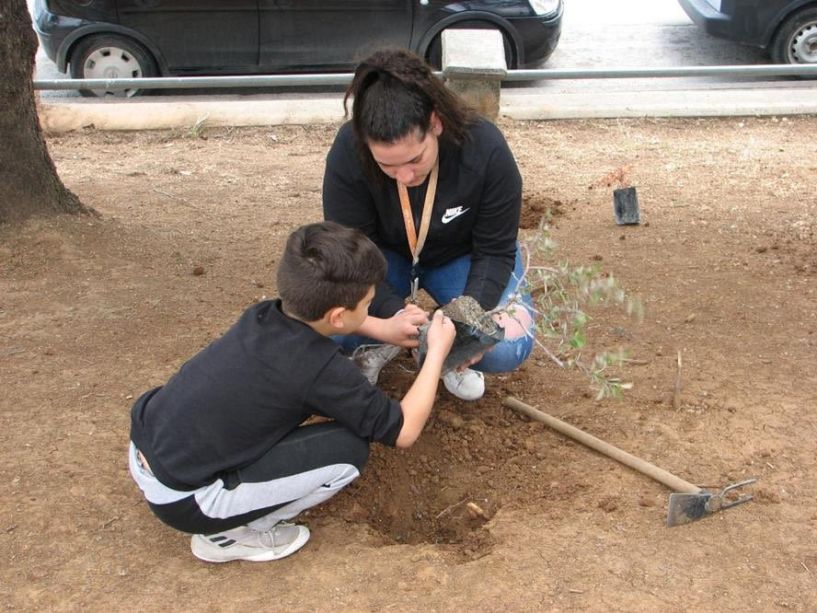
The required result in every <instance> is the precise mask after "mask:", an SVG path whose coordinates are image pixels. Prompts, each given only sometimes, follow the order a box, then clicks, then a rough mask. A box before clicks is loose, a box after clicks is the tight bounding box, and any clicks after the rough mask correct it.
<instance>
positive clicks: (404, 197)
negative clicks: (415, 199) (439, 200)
mask: <svg viewBox="0 0 817 613" xmlns="http://www.w3.org/2000/svg"><path fill="white" fill-rule="evenodd" d="M439 170H440V162H439V160H438V161H437V162H435V163H434V168H432V169H431V175H430V176H429V179H428V189H426V199H425V201H424V202H423V215H422V217H421V219H420V235H419V237H418V236H417V230H416V229H415V227H414V216H413V215H412V213H411V201H410V200H409V196H408V189H407V188H406V186H405V185H403V184H402V183H400V182H399V181H398V182H397V193H398V194H399V195H400V208H401V209H402V211H403V223H404V224H405V226H406V238H407V239H408V244H409V249H410V250H411V257H412V265H414V266H416V265H417V262H419V261H420V252H421V251H422V250H423V245H425V242H426V236H428V227H429V226H430V225H431V210H432V209H433V208H434V195H435V194H436V193H437V175H438V174H439Z"/></svg>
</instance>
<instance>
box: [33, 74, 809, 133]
mask: <svg viewBox="0 0 817 613" xmlns="http://www.w3.org/2000/svg"><path fill="white" fill-rule="evenodd" d="M815 89H816V87H815V86H808V87H804V86H802V85H801V86H798V87H772V88H763V89H705V90H671V91H640V92H637V93H633V92H608V93H601V92H590V93H554V94H541V93H538V92H537V93H530V92H526V91H524V90H515V89H506V90H503V91H502V98H501V103H500V115H501V116H504V117H508V118H510V119H516V120H555V119H587V118H614V117H720V116H745V115H750V116H751V115H800V114H817V91H815ZM39 113H40V121H41V124H42V126H43V129H44V130H46V131H47V132H50V133H62V132H70V131H72V130H79V129H82V128H88V127H94V128H96V129H99V130H153V129H170V128H190V127H193V126H195V125H196V124H204V125H207V126H264V125H281V124H313V123H335V122H340V121H342V120H343V95H342V94H337V95H331V94H330V95H326V94H320V95H318V96H309V97H303V98H293V97H282V96H264V97H248V96H243V97H236V96H225V97H221V98H209V99H205V100H201V99H198V98H196V99H193V98H180V97H174V98H169V97H168V98H164V99H162V100H161V101H159V100H157V99H155V98H153V99H151V98H149V97H148V98H140V99H138V100H132V101H130V102H128V103H126V104H125V103H121V102H115V101H110V100H109V101H94V100H92V99H87V100H78V101H71V102H53V101H50V100H49V101H43V100H41V101H40V104H39Z"/></svg>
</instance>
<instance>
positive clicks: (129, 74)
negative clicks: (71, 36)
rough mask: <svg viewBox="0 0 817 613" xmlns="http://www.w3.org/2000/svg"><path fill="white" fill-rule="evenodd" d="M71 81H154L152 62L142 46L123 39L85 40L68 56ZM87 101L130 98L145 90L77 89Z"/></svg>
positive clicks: (118, 37) (111, 37)
mask: <svg viewBox="0 0 817 613" xmlns="http://www.w3.org/2000/svg"><path fill="white" fill-rule="evenodd" d="M70 64H71V77H73V78H74V79H138V78H149V77H155V76H156V75H157V74H158V70H157V69H156V62H155V60H154V59H153V57H152V56H151V55H150V52H148V51H147V49H145V48H144V47H143V46H142V45H140V44H139V43H137V42H136V41H134V40H131V39H129V38H125V37H123V36H115V35H105V36H89V37H88V38H84V39H82V40H81V41H80V42H79V44H77V46H76V48H75V49H74V51H73V52H72V53H71V60H70ZM79 93H80V94H82V95H83V96H90V97H94V96H96V97H107V96H111V97H117V98H130V97H131V96H135V95H136V94H144V93H148V92H147V91H146V90H140V89H135V88H134V89H126V90H116V91H114V90H105V89H81V90H79Z"/></svg>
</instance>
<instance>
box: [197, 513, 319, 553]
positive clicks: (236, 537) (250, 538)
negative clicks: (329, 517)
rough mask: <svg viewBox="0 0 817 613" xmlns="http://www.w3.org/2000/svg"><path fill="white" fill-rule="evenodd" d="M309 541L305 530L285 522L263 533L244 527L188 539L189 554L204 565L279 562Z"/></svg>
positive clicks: (307, 531) (306, 529) (307, 529)
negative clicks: (209, 563) (238, 562)
mask: <svg viewBox="0 0 817 613" xmlns="http://www.w3.org/2000/svg"><path fill="white" fill-rule="evenodd" d="M308 540H309V528H307V527H306V526H298V525H296V524H289V523H286V522H279V523H277V524H276V525H275V526H274V527H273V528H272V529H270V530H268V531H266V532H258V531H257V530H253V529H252V528H248V527H247V526H241V527H240V528H234V529H232V530H226V531H225V532H219V533H217V534H207V535H205V534H194V535H193V537H192V538H191V539H190V549H191V550H192V551H193V555H194V556H196V557H197V558H198V559H199V560H204V561H205V562H231V561H232V560H249V561H250V562H268V561H270V560H280V559H281V558H285V557H287V556H288V555H291V554H293V553H295V552H296V551H298V550H299V549H300V548H301V547H303V546H304V545H305V544H306V542H307V541H308Z"/></svg>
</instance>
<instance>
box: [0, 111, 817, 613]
mask: <svg viewBox="0 0 817 613" xmlns="http://www.w3.org/2000/svg"><path fill="white" fill-rule="evenodd" d="M501 127H502V129H503V130H504V132H505V133H506V135H507V138H508V140H509V142H510V145H511V147H512V149H513V151H514V152H515V154H516V156H517V158H518V161H519V164H520V167H521V170H522V173H523V176H524V180H525V199H524V203H525V213H524V216H523V223H522V226H523V230H522V233H523V236H526V237H527V236H530V235H531V233H534V232H536V231H537V230H536V228H537V225H538V223H539V220H540V219H541V218H542V216H543V215H544V214H545V213H548V212H551V213H554V215H553V219H552V224H553V237H554V239H555V240H556V241H557V242H558V243H559V247H558V249H557V255H558V257H559V258H561V259H563V260H565V261H569V262H570V263H572V264H574V265H580V264H587V265H590V264H596V265H600V266H601V267H602V268H603V269H604V270H605V271H607V272H609V273H610V274H613V275H614V276H615V277H616V278H617V279H618V280H619V281H620V283H621V284H622V286H623V287H625V288H626V289H627V290H628V291H630V292H632V293H633V294H635V295H638V296H640V297H641V300H642V301H643V304H644V307H645V316H644V318H643V321H641V322H638V321H636V320H633V319H630V318H628V317H627V316H626V315H624V314H623V313H622V312H621V311H620V310H617V309H612V308H599V309H593V310H592V311H591V315H592V319H591V322H590V326H589V337H590V339H591V345H592V346H593V347H594V348H617V347H619V346H621V347H624V348H626V350H627V351H628V356H629V358H630V360H631V361H630V362H628V363H627V364H626V366H625V368H624V369H623V370H622V371H621V373H620V375H621V376H622V377H623V378H624V380H625V381H627V382H632V384H633V388H632V389H631V390H629V391H628V392H626V394H625V396H624V397H623V399H620V400H614V399H605V400H601V401H598V400H596V399H595V394H594V392H593V391H592V390H591V389H590V387H589V382H588V380H587V379H586V377H584V376H583V375H581V373H579V372H577V371H575V370H570V369H560V368H559V367H558V366H557V365H555V364H554V363H553V362H552V361H551V360H550V359H548V357H547V356H546V355H545V353H544V352H542V351H540V350H537V352H536V353H535V354H534V356H533V357H532V358H531V359H530V360H529V361H528V362H527V363H526V364H525V365H524V366H523V367H522V368H521V369H520V371H518V372H515V373H509V374H506V375H489V376H488V377H487V387H488V389H487V393H486V395H485V397H484V398H483V399H482V400H480V401H478V402H475V403H465V402H462V401H458V400H456V399H454V398H452V397H451V396H449V395H448V394H447V393H446V392H445V391H444V390H441V391H440V392H439V393H438V398H437V403H436V408H435V411H434V413H433V415H432V418H431V420H430V422H429V424H428V425H427V427H426V429H425V432H424V433H423V436H422V437H421V439H420V441H419V442H418V443H417V444H416V445H415V446H414V447H413V448H411V449H409V450H404V451H397V450H391V449H385V448H383V447H380V446H377V445H375V446H373V449H372V456H371V458H370V461H369V465H368V467H367V470H366V471H365V472H364V474H363V475H362V476H361V478H360V479H359V480H358V481H357V482H356V483H354V484H353V485H352V486H350V487H349V488H347V490H345V491H344V492H342V493H341V494H339V495H338V496H337V497H336V498H335V499H334V500H332V501H331V502H330V503H329V504H327V505H325V506H324V507H320V508H316V509H313V510H311V511H310V512H308V513H306V514H305V516H304V517H302V520H303V521H304V522H305V523H306V524H308V525H309V526H310V528H311V529H312V534H313V536H312V539H311V541H310V542H309V543H308V544H307V546H306V547H305V548H304V549H303V550H301V551H300V552H298V553H297V554H296V555H294V556H292V557H290V558H287V559H285V560H282V561H279V562H272V563H249V562H240V563H230V564H224V565H210V564H205V563H202V562H199V561H197V560H196V559H195V558H194V557H193V556H192V555H191V554H190V551H189V537H188V536H186V535H183V534H181V533H177V532H174V531H173V530H171V529H169V528H167V527H165V526H163V525H162V524H161V523H160V522H159V521H158V520H156V519H155V518H154V517H153V516H152V515H151V514H150V512H149V510H148V509H147V507H146V505H145V504H144V502H143V500H142V498H141V496H140V494H139V492H138V491H137V488H136V486H135V485H134V484H133V483H132V481H131V480H130V478H129V475H128V471H127V463H126V459H125V452H126V447H127V443H128V426H129V417H128V415H129V413H128V412H129V409H130V405H131V404H132V402H133V399H134V398H135V397H137V396H138V395H139V394H140V393H141V392H142V391H144V390H145V389H147V388H149V387H151V386H154V385H158V384H161V383H163V382H164V381H165V380H166V379H167V378H168V377H169V376H170V375H171V374H172V373H173V372H175V370H176V369H177V368H178V367H179V366H180V365H181V364H182V362H183V361H184V360H185V359H186V358H187V357H189V356H190V355H192V354H193V353H195V352H196V351H198V350H199V349H201V348H202V347H204V346H205V345H206V344H207V343H208V342H210V341H211V340H213V339H214V338H216V337H218V336H219V335H220V334H221V333H222V332H223V331H224V330H225V329H226V328H227V327H228V326H229V325H230V324H231V322H232V321H233V320H234V319H235V317H236V316H237V315H238V313H239V312H240V311H241V310H242V309H244V308H245V307H246V306H247V305H249V304H251V303H253V302H254V301H257V300H259V299H261V298H263V297H264V296H274V295H275V284H274V270H275V265H276V261H277V259H278V256H279V253H280V252H281V249H282V246H283V241H284V239H285V238H286V236H287V235H288V233H289V232H290V231H291V230H292V229H293V228H294V227H296V226H298V225H300V224H302V223H305V222H311V221H318V220H319V219H320V218H321V206H320V189H321V177H322V170H323V164H324V156H325V154H326V152H327V150H328V147H329V145H330V142H331V140H332V137H333V135H334V132H335V130H336V128H337V126H311V127H293V126H289V127H270V128H252V129H249V128H248V129H217V130H216V129H212V130H210V129H204V130H198V129H197V130H194V131H193V130H191V131H175V132H142V133H104V132H98V131H95V130H88V131H83V132H78V133H72V134H68V135H62V136H54V137H50V138H49V139H48V144H49V148H50V151H51V153H52V156H53V158H54V160H55V162H56V165H57V167H58V170H59V173H60V175H61V176H62V178H63V180H64V181H65V183H66V184H67V185H68V186H69V187H70V188H71V189H72V190H73V191H74V192H76V193H77V194H78V195H79V196H80V197H81V198H82V200H83V201H84V202H85V203H86V204H88V205H90V206H92V207H94V208H95V209H96V211H98V213H99V216H98V217H71V218H64V217H58V218H51V219H42V220H36V221H31V222H29V223H27V224H25V225H23V226H22V227H2V228H0V262H1V263H2V270H0V368H2V371H1V372H2V382H3V393H2V395H1V396H0V404H1V405H2V410H0V454H1V455H2V458H3V462H2V465H0V479H2V482H3V483H5V484H6V485H5V486H4V488H5V490H4V495H3V497H2V499H0V547H2V551H4V552H5V554H4V556H3V562H2V563H0V602H2V604H3V606H4V607H5V608H6V609H8V610H133V611H137V610H139V611H144V610H149V611H152V610H157V611H158V610H190V611H194V610H195V611H222V610H224V611H234V610H241V611H245V610H246V611H251V610H256V611H257V610H291V611H330V610H331V611H380V610H396V611H464V610H472V611H495V610H498V609H504V610H508V611H531V610H549V611H562V610H564V611H569V610H577V611H656V610H661V611H686V610H693V609H695V610H702V611H714V610H718V611H746V610H755V611H769V610H778V609H785V610H791V611H814V610H816V609H817V588H816V587H815V576H816V575H817V539H815V534H817V508H816V507H815V500H817V487H815V473H817V454H815V446H814V441H815V440H817V418H815V400H817V392H815V390H817V371H816V370H815V368H814V355H815V346H817V332H816V330H817V319H816V317H817V312H815V304H816V302H815V298H817V297H816V296H815V287H817V233H816V231H815V224H816V223H817V222H816V221H815V220H817V215H815V214H816V213H817V186H816V185H815V181H816V180H817V141H815V139H814V134H816V133H817V118H815V117H796V118H757V119H752V118H749V119H746V118H741V119H738V118H735V119H708V120H689V119H685V120H626V121H616V120H603V121H602V120H599V121H589V122H581V121H573V122H543V123H510V122H501ZM622 184H630V185H632V186H635V187H637V190H638V196H639V203H640V212H641V224H640V225H632V226H618V225H616V223H615V219H614V211H613V198H612V191H613V189H615V188H616V187H618V186H620V185H622ZM411 368H412V365H411V361H410V360H409V359H408V358H407V357H403V358H399V359H398V360H397V361H396V362H394V363H393V364H391V365H390V366H389V367H388V368H387V369H386V370H385V371H384V373H383V374H382V375H381V384H382V386H383V387H384V389H386V390H387V391H389V392H390V393H392V394H393V395H395V396H400V395H401V394H403V393H404V392H405V391H406V390H407V388H408V386H409V384H410V382H411V378H412V374H411V372H410V370H411ZM508 395H512V396H515V397H517V398H519V399H520V400H522V401H524V402H526V403H528V404H531V405H533V406H535V407H538V408H539V409H541V410H543V411H546V412H548V413H550V414H552V415H554V416H557V417H560V418H561V419H563V420H565V421H567V422H569V423H571V424H573V425H575V426H577V427H579V428H582V429H584V430H586V431H588V432H590V433H592V434H594V435H595V436H597V437H600V438H602V439H604V440H606V441H608V442H610V443H613V444H615V445H617V446H619V447H621V448H623V449H625V450H627V451H629V452H630V453H632V454H635V455H637V456H639V457H642V458H644V459H647V460H649V461H652V462H654V463H655V464H657V465H659V466H661V467H662V468H664V469H666V470H669V471H670V472H672V473H674V474H677V475H678V476H680V477H682V478H684V479H686V480H688V481H691V482H693V483H696V484H699V485H701V486H705V487H709V488H719V487H722V486H724V485H727V484H730V483H733V482H736V481H740V480H743V479H747V478H750V477H755V478H757V479H758V482H757V483H756V484H755V485H754V486H751V487H750V488H748V491H747V493H752V494H754V497H755V498H754V500H753V501H752V502H749V503H747V504H744V505H741V506H738V507H735V508H732V509H728V510H726V511H723V512H721V513H718V514H716V515H713V516H712V517H709V518H707V519H704V520H701V521H698V522H696V523H692V524H689V525H685V526H681V527H676V528H667V527H666V526H665V518H666V511H667V502H668V495H669V493H670V490H669V489H668V488H667V487H665V486H663V485H660V484H658V483H656V482H654V481H652V480H651V479H649V478H647V477H645V476H643V475H641V474H639V473H636V472H634V471H632V470H630V469H628V468H626V467H624V466H622V465H620V464H617V463H616V462H614V461H613V460H611V459H608V458H606V457H603V456H601V455H599V454H597V453H595V452H592V451H590V450H588V449H587V448H585V447H583V446H582V445H580V444H578V443H574V442H571V441H569V440H567V439H566V438H564V437H563V436H562V435H559V434H557V433H556V432H554V431H552V430H551V429H549V428H548V427H546V426H545V425H544V424H541V423H538V422H534V421H530V420H529V419H528V418H526V417H523V416H522V415H520V414H518V413H516V412H515V411H513V410H511V409H509V408H507V407H506V406H504V405H503V403H502V400H503V398H505V397H506V396H508Z"/></svg>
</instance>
